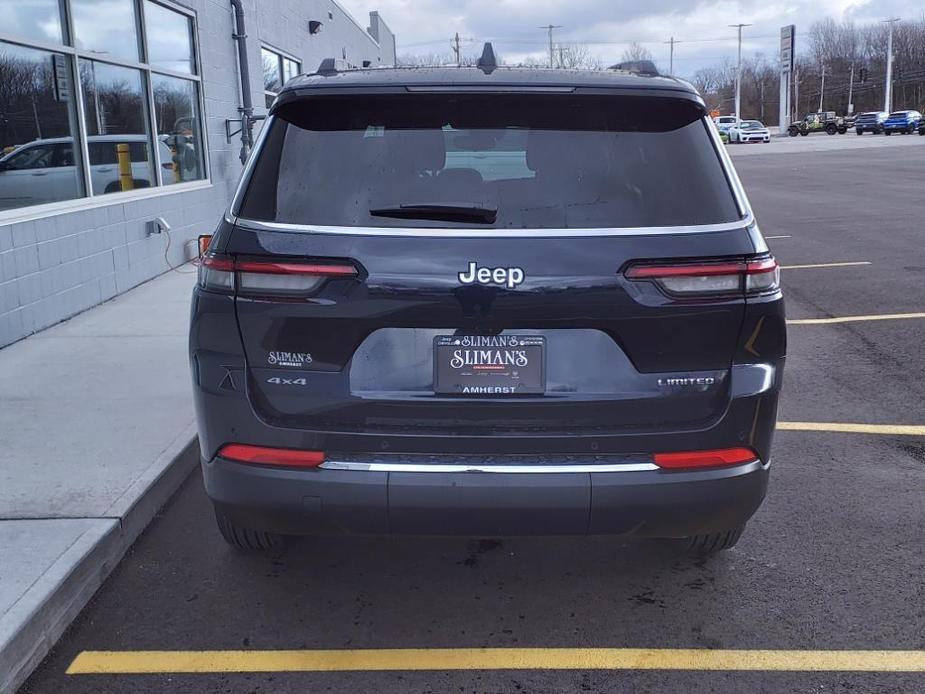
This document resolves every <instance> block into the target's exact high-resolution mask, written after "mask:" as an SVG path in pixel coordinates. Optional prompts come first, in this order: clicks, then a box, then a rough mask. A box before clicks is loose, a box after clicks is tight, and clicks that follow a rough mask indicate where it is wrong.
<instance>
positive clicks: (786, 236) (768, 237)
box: [764, 234, 793, 241]
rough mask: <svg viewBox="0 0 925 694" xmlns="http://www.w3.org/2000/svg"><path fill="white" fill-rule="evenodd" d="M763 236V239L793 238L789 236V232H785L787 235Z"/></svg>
mask: <svg viewBox="0 0 925 694" xmlns="http://www.w3.org/2000/svg"><path fill="white" fill-rule="evenodd" d="M764 238H765V240H766V241H767V240H768V239H789V238H793V237H792V236H790V235H789V234H787V235H783V236H765V237H764Z"/></svg>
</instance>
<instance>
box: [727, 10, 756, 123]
mask: <svg viewBox="0 0 925 694" xmlns="http://www.w3.org/2000/svg"><path fill="white" fill-rule="evenodd" d="M729 26H730V27H732V28H733V29H738V30H739V62H738V63H737V64H736V118H738V119H739V120H742V111H741V108H742V27H750V26H751V24H730V25H729Z"/></svg>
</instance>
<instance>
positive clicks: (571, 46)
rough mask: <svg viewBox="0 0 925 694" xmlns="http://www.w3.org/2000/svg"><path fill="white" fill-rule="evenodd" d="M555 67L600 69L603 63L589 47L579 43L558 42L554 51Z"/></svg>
mask: <svg viewBox="0 0 925 694" xmlns="http://www.w3.org/2000/svg"><path fill="white" fill-rule="evenodd" d="M553 55H554V57H555V59H556V66H557V67H564V68H579V69H584V70H602V69H603V68H604V63H603V62H602V61H601V59H600V58H599V57H598V56H597V55H595V54H594V53H593V52H592V51H591V49H589V48H588V47H587V46H586V45H584V44H581V43H563V44H559V46H558V47H557V48H556V51H555V52H554V54H553Z"/></svg>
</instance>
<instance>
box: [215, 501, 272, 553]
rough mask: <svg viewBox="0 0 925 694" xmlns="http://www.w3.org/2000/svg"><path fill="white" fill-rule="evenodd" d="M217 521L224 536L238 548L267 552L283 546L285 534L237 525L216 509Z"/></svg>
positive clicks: (246, 550) (226, 540) (230, 543)
mask: <svg viewBox="0 0 925 694" xmlns="http://www.w3.org/2000/svg"><path fill="white" fill-rule="evenodd" d="M215 522H216V523H217V524H218V531H219V532H220V533H221V534H222V538H223V539H224V540H225V542H227V543H228V544H229V545H231V546H232V547H234V548H235V549H237V550H241V551H245V552H265V551H267V550H270V549H276V548H277V547H282V545H283V536H282V535H277V534H276V533H268V532H266V531H265V530H251V529H250V528H242V527H241V526H239V525H235V524H234V523H233V522H232V521H231V519H230V518H228V516H226V515H225V514H224V513H222V512H221V511H219V510H218V509H215Z"/></svg>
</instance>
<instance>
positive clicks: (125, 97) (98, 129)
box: [80, 60, 171, 195]
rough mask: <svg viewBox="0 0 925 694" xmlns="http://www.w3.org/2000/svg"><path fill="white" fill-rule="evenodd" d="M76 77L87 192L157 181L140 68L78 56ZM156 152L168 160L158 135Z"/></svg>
mask: <svg viewBox="0 0 925 694" xmlns="http://www.w3.org/2000/svg"><path fill="white" fill-rule="evenodd" d="M80 83H81V86H82V87H83V101H84V115H85V128H86V131H87V144H88V147H89V150H90V182H91V186H92V188H93V194H94V195H101V194H104V193H117V192H120V191H127V190H137V189H139V188H149V187H151V186H155V185H157V178H156V177H155V173H154V157H153V156H152V155H151V144H150V143H151V137H150V131H149V129H148V116H147V109H146V107H145V101H146V97H145V89H144V78H143V76H142V73H141V71H140V70H133V69H131V68H126V67H119V66H117V65H109V64H108V63H100V62H97V61H95V60H81V61H80ZM158 154H159V156H160V157H161V161H164V162H168V161H170V160H171V155H170V152H169V150H168V148H167V145H166V144H165V143H164V142H163V141H158Z"/></svg>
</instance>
